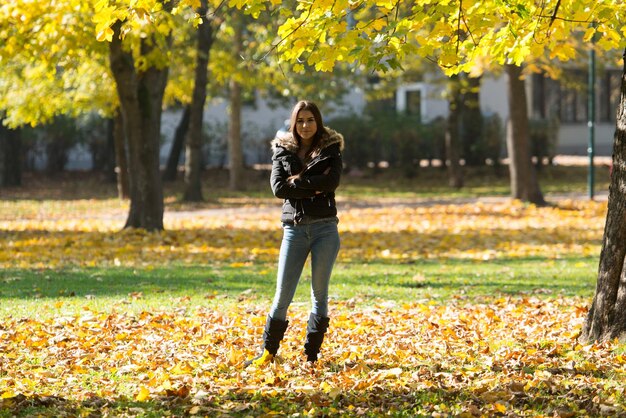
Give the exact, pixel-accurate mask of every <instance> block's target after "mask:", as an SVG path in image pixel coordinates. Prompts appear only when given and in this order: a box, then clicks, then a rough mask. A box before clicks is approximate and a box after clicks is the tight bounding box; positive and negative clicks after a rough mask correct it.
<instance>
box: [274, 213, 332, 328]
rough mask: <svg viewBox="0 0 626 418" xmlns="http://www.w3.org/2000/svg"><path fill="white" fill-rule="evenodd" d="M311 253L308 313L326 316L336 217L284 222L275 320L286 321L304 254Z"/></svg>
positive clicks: (304, 257)
mask: <svg viewBox="0 0 626 418" xmlns="http://www.w3.org/2000/svg"><path fill="white" fill-rule="evenodd" d="M309 253H310V254H311V304H312V308H311V313H313V314H316V315H320V316H328V284H329V282H330V275H331V273H332V270H333V265H334V264H335V260H336V259H337V254H338V253H339V232H338V231H337V221H336V219H332V220H328V221H321V222H316V223H311V224H298V225H290V224H284V225H283V242H282V244H281V246H280V254H279V257H278V277H277V282H276V295H275V296H274V302H273V303H272V308H271V309H270V316H271V317H272V318H274V319H279V320H282V321H284V320H286V318H287V309H288V308H289V305H290V304H291V301H292V300H293V297H294V295H295V293H296V287H297V286H298V282H299V281H300V276H301V275H302V269H303V268H304V263H305V262H306V259H307V257H308V256H309Z"/></svg>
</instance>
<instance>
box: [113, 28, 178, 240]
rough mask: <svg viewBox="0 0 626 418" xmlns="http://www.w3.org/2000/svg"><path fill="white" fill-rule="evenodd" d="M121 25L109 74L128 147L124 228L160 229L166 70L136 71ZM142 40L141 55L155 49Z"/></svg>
mask: <svg viewBox="0 0 626 418" xmlns="http://www.w3.org/2000/svg"><path fill="white" fill-rule="evenodd" d="M120 27H121V23H120V22H117V23H116V24H115V25H113V29H114V31H115V33H114V36H113V40H112V42H111V43H110V45H109V48H110V49H109V52H110V55H109V58H110V66H111V72H112V73H113V77H114V78H115V83H116V86H117V94H118V96H119V100H120V106H121V110H122V116H123V120H124V133H125V137H126V140H127V144H128V162H129V165H128V167H129V173H128V174H129V178H130V211H129V213H128V218H127V220H126V225H125V226H124V227H125V228H143V229H146V230H162V229H163V186H162V184H161V176H160V173H159V144H160V133H161V106H162V102H163V92H164V91H165V85H166V83H167V75H168V69H167V67H165V68H157V67H154V66H153V67H150V68H148V69H147V70H145V71H143V72H139V71H137V69H136V68H135V64H134V61H133V56H132V53H130V52H128V51H126V50H125V49H124V48H122V41H121V39H120ZM153 41H154V40H153V39H142V41H141V53H142V55H144V56H145V55H148V54H149V53H150V52H151V51H153V50H154V48H155V47H156V45H155V43H156V42H153Z"/></svg>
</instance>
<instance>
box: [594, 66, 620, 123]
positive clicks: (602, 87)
mask: <svg viewBox="0 0 626 418" xmlns="http://www.w3.org/2000/svg"><path fill="white" fill-rule="evenodd" d="M597 81H598V84H597V86H596V89H597V90H598V95H597V96H596V97H597V98H598V99H597V105H596V115H597V117H598V120H599V121H600V122H615V115H616V113H617V106H618V105H619V97H620V91H621V81H622V71H621V70H605V71H604V72H603V73H601V74H600V76H599V77H598V80H597Z"/></svg>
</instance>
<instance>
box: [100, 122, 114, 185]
mask: <svg viewBox="0 0 626 418" xmlns="http://www.w3.org/2000/svg"><path fill="white" fill-rule="evenodd" d="M106 124H107V128H106V131H107V134H106V145H105V149H106V154H107V157H106V158H105V162H104V166H103V167H102V172H103V173H104V177H105V179H106V181H107V182H109V183H115V182H116V180H117V179H116V173H115V167H116V166H117V164H116V161H115V158H116V155H115V119H114V118H108V119H107V120H106Z"/></svg>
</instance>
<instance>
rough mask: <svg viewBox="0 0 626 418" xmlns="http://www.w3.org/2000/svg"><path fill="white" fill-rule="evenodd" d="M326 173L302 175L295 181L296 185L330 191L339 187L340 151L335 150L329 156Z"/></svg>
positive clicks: (341, 168)
mask: <svg viewBox="0 0 626 418" xmlns="http://www.w3.org/2000/svg"><path fill="white" fill-rule="evenodd" d="M328 168H329V170H328V173H326V174H317V175H310V176H309V175H306V174H305V175H304V176H303V177H302V178H300V179H297V180H296V181H295V184H296V186H298V187H300V188H303V189H308V190H315V191H318V192H325V193H330V192H334V191H335V189H337V187H339V181H340V180H341V172H342V170H343V162H342V160H341V153H339V152H337V153H336V154H335V155H333V156H332V157H331V158H330V166H329V167H328Z"/></svg>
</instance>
